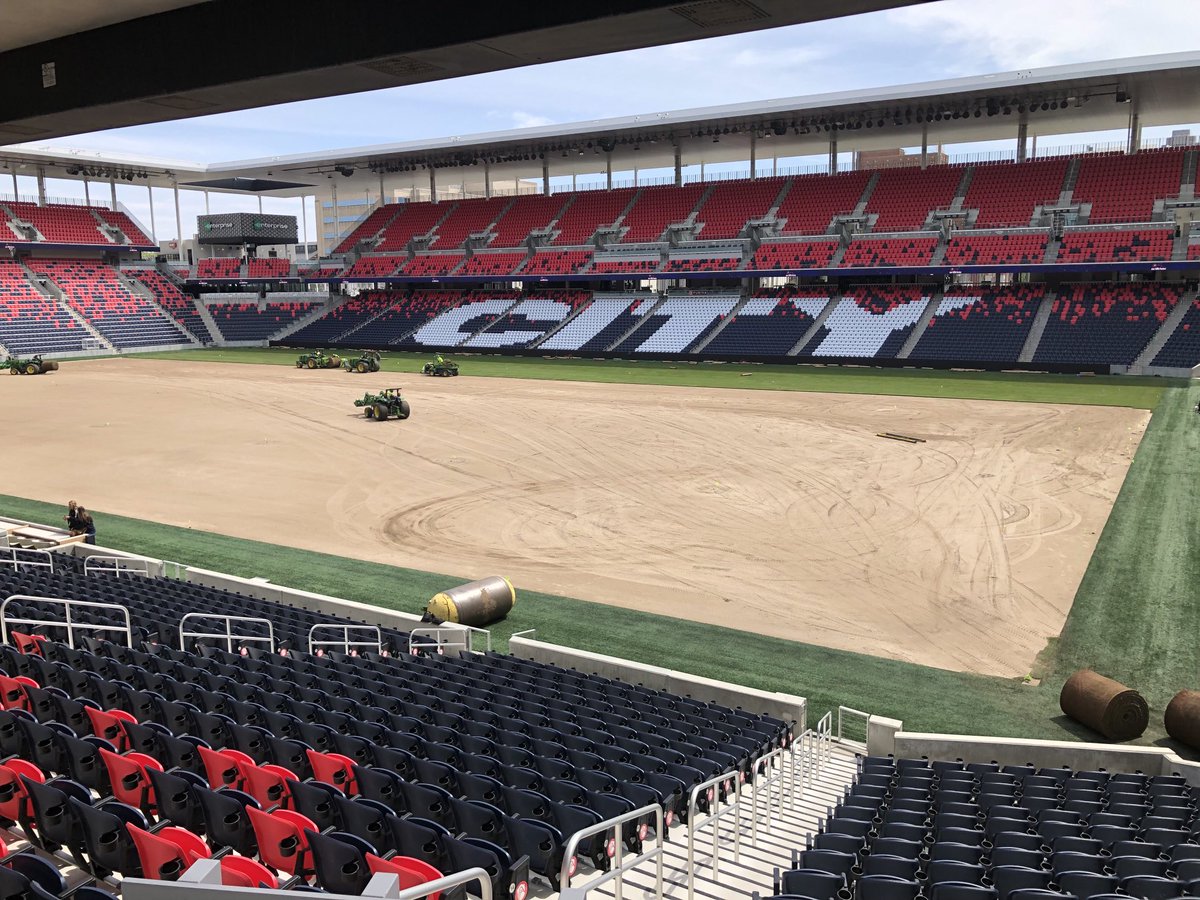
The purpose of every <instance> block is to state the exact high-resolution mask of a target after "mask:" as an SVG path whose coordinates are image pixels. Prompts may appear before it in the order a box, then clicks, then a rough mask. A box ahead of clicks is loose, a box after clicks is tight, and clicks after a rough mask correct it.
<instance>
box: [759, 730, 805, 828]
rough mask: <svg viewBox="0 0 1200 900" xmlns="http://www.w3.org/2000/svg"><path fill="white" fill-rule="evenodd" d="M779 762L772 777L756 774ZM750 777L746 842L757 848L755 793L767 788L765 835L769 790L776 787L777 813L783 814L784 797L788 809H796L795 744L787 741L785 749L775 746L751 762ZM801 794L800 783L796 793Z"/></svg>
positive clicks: (802, 784)
mask: <svg viewBox="0 0 1200 900" xmlns="http://www.w3.org/2000/svg"><path fill="white" fill-rule="evenodd" d="M777 760H778V761H779V762H781V763H782V765H780V766H779V770H778V771H777V772H775V774H773V775H765V774H762V775H760V774H759V771H758V770H759V769H763V770H766V768H767V767H768V765H769V766H770V767H771V768H772V769H773V768H775V763H776V761H777ZM754 768H755V771H754V777H753V778H752V779H751V780H750V843H751V844H753V845H754V846H755V847H757V846H758V792H759V790H760V789H761V788H766V789H767V795H766V801H767V803H766V807H767V823H766V830H767V831H768V832H769V831H770V830H771V827H772V817H771V795H772V793H773V791H772V788H773V787H774V786H775V785H776V784H778V785H779V809H780V814H781V815H782V813H783V803H784V798H786V799H787V803H788V808H789V809H795V808H796V742H795V741H792V742H790V743H789V744H788V745H787V746H786V747H776V748H775V749H774V750H772V751H771V752H770V753H764V754H763V755H762V756H760V757H759V758H758V759H756V760H755V761H754ZM803 792H804V783H803V780H801V783H800V793H801V794H803Z"/></svg>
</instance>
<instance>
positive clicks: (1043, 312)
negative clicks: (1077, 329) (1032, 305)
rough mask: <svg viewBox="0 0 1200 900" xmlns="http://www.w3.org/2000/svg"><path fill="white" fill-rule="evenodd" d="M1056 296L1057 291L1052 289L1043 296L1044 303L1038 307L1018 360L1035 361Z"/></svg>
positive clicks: (1024, 361)
mask: <svg viewBox="0 0 1200 900" xmlns="http://www.w3.org/2000/svg"><path fill="white" fill-rule="evenodd" d="M1055 296H1056V295H1055V293H1054V292H1053V291H1051V292H1050V293H1048V294H1046V296H1045V297H1043V298H1042V305H1041V306H1039V307H1038V311H1037V315H1035V316H1034V317H1033V325H1032V326H1031V327H1030V329H1029V336H1028V337H1027V338H1025V346H1024V347H1022V348H1021V354H1020V356H1018V357H1017V362H1023V363H1029V362H1033V356H1034V354H1035V353H1037V348H1038V344H1040V343H1041V341H1042V332H1044V331H1045V330H1046V323H1047V322H1049V321H1050V312H1051V310H1052V308H1053V307H1054V299H1055Z"/></svg>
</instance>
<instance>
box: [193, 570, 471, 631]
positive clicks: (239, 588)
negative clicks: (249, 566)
mask: <svg viewBox="0 0 1200 900" xmlns="http://www.w3.org/2000/svg"><path fill="white" fill-rule="evenodd" d="M185 571H186V572H187V580H188V581H190V582H192V583H193V584H202V585H205V586H207V587H213V588H220V589H221V590H225V591H233V592H234V593H237V594H243V595H244V596H247V597H256V598H258V599H260V600H274V601H276V602H278V603H287V604H289V605H291V606H296V607H299V608H301V609H307V610H310V611H312V612H317V613H323V614H325V615H329V616H343V617H345V618H348V619H355V620H358V621H360V622H367V623H369V624H371V625H378V626H380V627H381V628H392V629H395V630H396V631H412V630H413V629H414V628H416V627H418V626H420V625H422V624H423V623H422V622H421V617H420V616H417V615H413V614H412V613H406V612H399V611H398V610H392V609H383V608H382V607H379V606H370V605H368V604H366V603H356V602H355V601H353V600H342V599H341V598H339V597H330V596H328V595H326V594H314V593H312V592H311V591H302V590H298V589H297V588H289V587H283V586H282V585H278V584H272V583H271V582H270V580H268V579H266V578H239V577H238V576H236V575H225V574H222V573H221V572H213V571H211V570H209V569H198V568H193V567H190V566H189V567H188V568H187V569H186V570H185ZM444 627H454V626H444Z"/></svg>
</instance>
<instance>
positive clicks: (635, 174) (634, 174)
mask: <svg viewBox="0 0 1200 900" xmlns="http://www.w3.org/2000/svg"><path fill="white" fill-rule="evenodd" d="M633 186H634V187H637V186H638V183H637V169H634V170H633Z"/></svg>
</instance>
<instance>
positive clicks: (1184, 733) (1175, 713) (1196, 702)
mask: <svg viewBox="0 0 1200 900" xmlns="http://www.w3.org/2000/svg"><path fill="white" fill-rule="evenodd" d="M1163 724H1164V725H1166V726H1167V734H1169V735H1170V736H1171V737H1172V738H1174V739H1175V740H1177V741H1179V743H1181V744H1187V745H1188V746H1189V747H1191V748H1192V749H1194V750H1200V691H1180V692H1179V693H1178V694H1176V695H1175V696H1174V697H1172V698H1171V702H1170V703H1168V704H1167V711H1166V713H1165V714H1164V715H1163Z"/></svg>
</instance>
